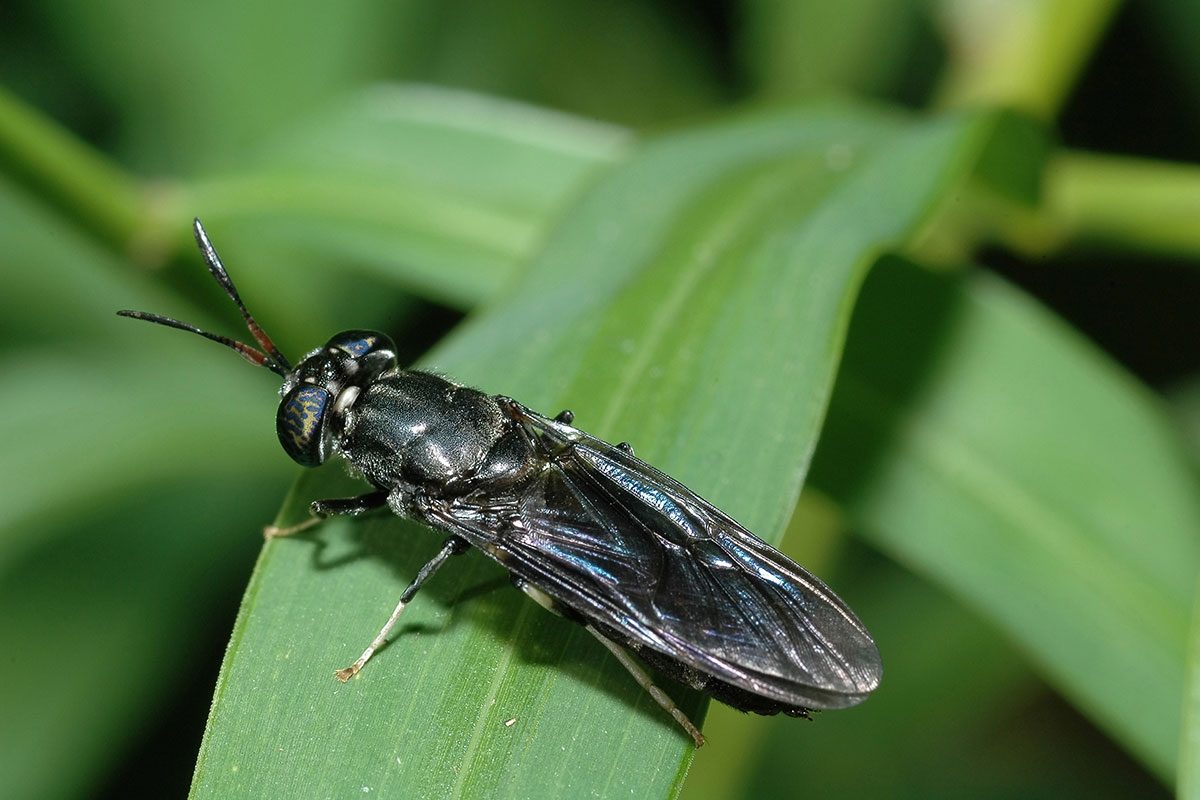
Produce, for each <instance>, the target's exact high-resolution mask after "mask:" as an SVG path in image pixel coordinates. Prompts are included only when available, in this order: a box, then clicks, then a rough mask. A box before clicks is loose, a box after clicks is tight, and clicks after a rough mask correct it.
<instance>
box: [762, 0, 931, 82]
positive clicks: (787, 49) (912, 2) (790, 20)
mask: <svg viewBox="0 0 1200 800" xmlns="http://www.w3.org/2000/svg"><path fill="white" fill-rule="evenodd" d="M924 5H925V3H924V2H923V0H903V2H896V0H850V2H846V0H843V2H840V3H827V2H822V0H744V1H743V2H742V3H740V4H739V6H740V13H741V17H742V19H741V33H740V37H739V38H740V41H739V45H740V47H739V52H740V54H741V61H743V62H744V63H745V64H746V65H747V68H748V71H749V72H750V74H751V76H752V80H753V85H754V90H755V93H756V94H757V95H760V96H762V97H765V98H767V99H770V100H792V101H794V100H797V99H801V98H811V97H813V96H825V95H830V94H835V93H839V94H851V93H855V94H873V95H876V96H882V95H886V94H889V93H890V92H892V91H895V90H896V89H898V88H899V87H898V86H897V83H898V81H899V80H900V79H901V78H902V77H904V76H905V70H904V69H903V67H904V66H906V64H905V61H906V60H908V59H910V58H912V56H913V54H914V53H913V50H914V44H915V41H914V40H915V39H916V37H917V32H918V28H919V17H920V15H921V13H922V9H923V6H924Z"/></svg>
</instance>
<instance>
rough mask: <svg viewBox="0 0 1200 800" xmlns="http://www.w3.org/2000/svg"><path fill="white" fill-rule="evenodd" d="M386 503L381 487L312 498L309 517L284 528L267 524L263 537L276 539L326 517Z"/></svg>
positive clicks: (354, 513) (352, 515)
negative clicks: (362, 492) (323, 498)
mask: <svg viewBox="0 0 1200 800" xmlns="http://www.w3.org/2000/svg"><path fill="white" fill-rule="evenodd" d="M386 504H387V492H385V491H383V490H382V489H377V490H376V491H374V492H367V493H366V494H360V495H359V496H358V497H331V498H329V499H327V500H314V501H313V502H312V504H310V505H309V507H308V513H309V514H311V515H312V516H311V517H309V518H308V519H306V520H304V522H301V523H299V524H297V525H289V526H287V527H286V528H280V527H277V526H275V525H268V526H267V527H265V528H263V537H264V538H266V539H278V538H280V537H283V536H291V535H292V534H295V533H300V532H301V531H306V530H308V529H309V528H311V527H313V526H314V525H316V524H317V523H318V522H320V521H321V520H323V519H326V518H328V517H343V516H350V517H357V516H358V515H359V514H365V513H367V512H368V511H374V510H375V509H377V508H382V507H383V506H384V505H386Z"/></svg>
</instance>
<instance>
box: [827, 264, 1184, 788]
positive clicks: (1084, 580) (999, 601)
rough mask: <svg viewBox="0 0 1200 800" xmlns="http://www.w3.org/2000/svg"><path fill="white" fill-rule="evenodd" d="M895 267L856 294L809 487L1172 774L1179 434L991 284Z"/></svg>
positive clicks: (1179, 587) (1123, 380)
mask: <svg viewBox="0 0 1200 800" xmlns="http://www.w3.org/2000/svg"><path fill="white" fill-rule="evenodd" d="M893 267H894V268H892V269H889V270H886V271H881V272H880V273H878V276H877V277H878V280H877V281H876V287H877V290H876V291H873V292H867V293H866V294H865V295H864V303H863V304H862V306H861V307H860V308H861V316H860V317H858V318H856V323H857V322H861V323H862V328H861V333H859V332H858V331H859V330H860V329H858V328H856V337H855V338H854V339H853V342H852V345H851V347H850V348H849V349H848V351H847V361H846V365H845V370H844V372H843V376H842V380H841V382H840V383H839V387H838V390H837V391H838V395H837V399H836V400H835V401H834V404H833V409H834V410H833V413H831V416H830V421H829V425H828V427H827V437H828V438H827V439H826V440H825V441H824V442H823V444H824V445H825V446H827V447H828V448H829V451H828V452H830V453H837V458H832V457H831V458H829V459H827V460H822V461H821V466H820V467H819V468H818V469H817V470H816V472H815V473H814V482H815V483H816V485H818V486H819V487H820V488H822V489H823V490H825V491H828V492H830V493H831V494H832V495H833V496H835V497H836V498H837V499H839V500H840V501H842V502H844V503H845V504H846V505H847V506H848V507H849V508H850V510H851V512H852V514H853V515H854V517H855V518H856V519H857V520H858V521H859V522H860V524H861V525H862V526H863V527H864V529H865V532H866V533H867V534H868V536H869V538H870V539H871V541H872V542H874V543H875V544H877V545H878V546H880V547H881V548H882V549H883V550H885V551H886V552H888V553H889V554H891V555H892V556H893V557H895V558H896V559H897V560H899V561H901V562H902V563H904V564H907V565H909V566H911V567H912V568H913V569H914V570H916V571H918V572H920V573H922V574H925V575H928V576H929V577H931V578H933V579H935V580H937V581H939V582H941V583H943V584H945V585H946V586H947V587H949V588H950V589H951V590H952V591H953V592H955V594H957V595H959V596H961V597H962V598H964V599H965V600H966V601H968V602H970V603H972V604H974V605H976V606H977V607H979V608H980V609H982V610H983V611H984V612H985V613H987V614H988V615H989V616H991V617H992V618H993V619H995V620H996V621H997V622H999V623H1000V624H1001V625H1002V626H1003V627H1004V628H1005V630H1007V631H1008V633H1009V634H1010V635H1011V636H1013V637H1014V638H1015V639H1016V640H1017V641H1018V642H1019V643H1020V644H1021V645H1022V646H1023V647H1024V648H1025V649H1026V650H1027V651H1028V652H1029V653H1030V654H1031V656H1032V657H1033V659H1034V660H1035V661H1036V662H1037V663H1038V664H1039V666H1040V667H1041V669H1042V670H1043V672H1044V673H1045V675H1046V676H1047V678H1048V679H1049V680H1050V681H1051V682H1052V683H1054V684H1055V685H1056V686H1057V687H1058V688H1059V689H1060V690H1061V691H1062V692H1063V693H1064V694H1066V695H1067V696H1068V697H1070V698H1071V699H1072V701H1073V702H1074V703H1075V704H1076V705H1078V706H1079V707H1080V708H1081V709H1082V710H1083V711H1084V712H1085V713H1087V714H1088V715H1089V716H1091V717H1092V718H1093V719H1095V720H1096V721H1097V723H1098V724H1100V725H1101V726H1102V727H1104V728H1105V729H1106V730H1108V731H1109V732H1110V733H1111V734H1112V735H1113V736H1115V737H1116V738H1117V739H1119V740H1120V741H1122V742H1123V743H1124V744H1125V745H1126V746H1128V747H1129V749H1130V750H1131V751H1132V752H1133V753H1134V754H1136V755H1137V756H1138V757H1140V758H1141V759H1142V760H1143V761H1145V763H1147V764H1148V765H1149V766H1150V767H1151V768H1152V769H1154V770H1155V771H1157V772H1158V774H1159V775H1160V776H1162V777H1164V778H1167V777H1169V776H1170V775H1171V774H1172V772H1173V769H1174V764H1175V763H1176V758H1177V748H1178V741H1179V727H1180V699H1181V697H1182V692H1183V677H1184V676H1183V665H1184V656H1185V642H1186V636H1187V628H1188V619H1189V612H1190V608H1191V602H1192V601H1191V593H1192V582H1193V579H1194V574H1195V570H1196V567H1197V565H1198V564H1200V542H1198V541H1197V540H1196V537H1195V531H1196V530H1200V501H1198V499H1197V498H1198V494H1197V492H1196V488H1195V476H1194V474H1193V473H1192V471H1191V469H1190V468H1189V466H1188V464H1187V461H1186V459H1185V458H1184V456H1183V453H1182V449H1181V448H1180V446H1179V442H1178V437H1177V435H1176V433H1175V432H1174V431H1173V430H1172V429H1171V427H1170V425H1169V424H1168V423H1167V421H1166V419H1165V417H1164V416H1163V414H1162V413H1161V409H1159V408H1158V407H1157V403H1156V402H1155V401H1154V400H1153V399H1152V398H1151V397H1150V396H1149V395H1148V394H1146V393H1145V392H1144V391H1143V390H1142V389H1140V388H1139V387H1137V386H1136V385H1135V384H1133V382H1132V381H1130V380H1129V379H1128V378H1127V377H1126V376H1124V375H1123V374H1121V373H1120V372H1119V371H1118V370H1115V369H1114V368H1113V367H1112V365H1111V364H1109V363H1107V362H1106V361H1105V360H1104V359H1103V358H1100V357H1098V356H1097V354H1096V353H1095V352H1094V351H1092V350H1091V349H1090V348H1088V347H1086V346H1084V345H1082V344H1081V343H1080V342H1079V341H1078V339H1077V336H1076V335H1075V334H1073V333H1071V332H1069V331H1068V330H1066V329H1065V328H1063V327H1062V326H1061V325H1059V324H1058V323H1056V322H1054V321H1052V320H1050V319H1049V318H1048V317H1046V316H1045V315H1044V314H1043V313H1042V312H1041V311H1040V310H1039V309H1037V308H1036V307H1035V306H1034V305H1033V304H1032V303H1030V302H1029V301H1028V300H1026V299H1025V298H1023V297H1021V296H1020V295H1019V294H1018V293H1016V292H1015V291H1013V290H1012V289H1010V288H1008V287H1006V286H1005V285H1004V284H1002V283H1000V282H999V281H996V280H990V279H984V278H975V279H973V280H971V281H967V282H965V283H963V284H962V285H958V284H945V283H942V284H940V285H939V284H937V283H936V282H934V281H932V279H929V278H924V279H919V278H918V275H919V273H918V272H917V271H916V270H913V269H911V268H909V269H905V268H903V265H900V264H896V265H893ZM871 298H873V299H871ZM884 298H886V300H885V299H884ZM869 299H871V301H870V302H867V300H869ZM914 309H917V310H914ZM918 317H920V318H918ZM916 365H924V366H923V368H920V369H918V368H916ZM914 376H916V377H914Z"/></svg>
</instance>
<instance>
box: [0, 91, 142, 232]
mask: <svg viewBox="0 0 1200 800" xmlns="http://www.w3.org/2000/svg"><path fill="white" fill-rule="evenodd" d="M0 165H2V166H3V167H4V168H5V170H6V171H8V172H10V173H13V174H16V175H18V176H19V177H20V178H21V179H22V180H23V181H24V182H25V183H27V184H28V185H30V186H31V187H32V188H34V189H35V190H36V191H38V192H39V193H40V194H42V195H43V196H45V197H48V198H50V199H51V201H52V202H54V203H56V204H58V205H59V206H61V207H62V208H64V209H65V210H67V211H69V212H70V214H71V215H72V216H73V217H74V218H75V219H76V221H77V222H79V224H81V225H82V226H83V227H86V228H88V229H89V230H91V231H93V232H95V233H96V234H98V235H99V236H100V237H101V238H103V239H104V240H105V241H107V242H109V243H110V244H112V245H113V246H114V247H116V248H117V249H119V250H121V251H123V252H128V251H129V250H131V249H133V243H134V242H135V240H136V239H137V238H138V234H139V232H140V231H141V229H142V227H143V223H142V220H143V219H144V217H145V211H146V203H145V202H144V200H143V198H142V196H141V193H140V191H139V188H138V184H137V182H136V181H135V180H134V179H133V178H132V177H131V176H129V175H128V174H127V173H125V172H123V171H122V170H121V169H120V168H119V167H117V166H116V165H114V164H112V163H111V162H109V161H108V159H106V158H105V157H104V156H103V155H102V154H101V153H99V152H97V151H95V150H93V149H91V148H90V147H88V146H87V145H86V144H84V143H83V142H82V141H80V140H79V139H78V138H76V137H75V136H73V135H72V134H71V133H69V132H68V131H66V130H65V129H63V128H62V127H61V126H60V125H58V124H57V123H56V122H54V121H53V120H51V119H49V118H47V117H45V116H43V115H42V114H40V113H38V112H37V111H36V110H35V109H33V108H31V107H29V106H28V105H26V104H25V103H23V102H22V101H21V100H20V99H19V98H17V97H16V96H14V95H13V94H11V93H10V92H7V91H5V90H4V89H3V88H2V87H0Z"/></svg>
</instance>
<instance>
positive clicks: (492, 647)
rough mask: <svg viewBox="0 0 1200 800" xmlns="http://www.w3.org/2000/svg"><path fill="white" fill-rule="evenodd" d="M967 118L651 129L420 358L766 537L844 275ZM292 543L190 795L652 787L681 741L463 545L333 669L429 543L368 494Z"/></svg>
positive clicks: (847, 114)
mask: <svg viewBox="0 0 1200 800" xmlns="http://www.w3.org/2000/svg"><path fill="white" fill-rule="evenodd" d="M990 130H991V126H990V124H989V121H988V120H986V119H975V120H972V119H969V118H956V119H947V120H941V121H937V122H933V123H928V124H918V123H909V122H907V121H905V120H904V119H903V118H899V117H890V116H885V115H881V114H878V113H873V112H864V111H858V110H853V109H849V108H828V109H821V110H809V111H807V112H805V113H794V114H786V115H775V116H764V117H753V118H748V119H745V120H742V121H738V122H734V123H730V124H726V125H722V126H717V127H713V128H709V129H702V130H696V131H691V132H687V133H682V134H679V135H676V136H673V137H669V138H666V139H664V140H662V141H660V142H658V143H657V144H653V145H650V146H648V147H646V148H645V149H644V150H643V151H641V152H640V153H639V154H638V155H637V156H635V157H634V158H633V159H631V160H630V161H629V162H628V163H627V164H625V165H624V166H622V167H621V168H619V169H617V170H615V171H614V172H612V173H611V174H610V175H609V176H608V178H607V179H606V180H605V181H603V182H602V183H601V184H600V185H599V186H597V187H596V189H595V190H594V191H592V192H591V193H589V194H588V195H587V197H586V198H585V199H584V200H583V201H582V202H581V203H580V204H578V205H577V206H576V207H575V208H574V210H573V211H572V213H571V214H569V215H568V216H567V217H566V218H565V219H564V220H563V222H562V224H561V225H560V226H558V227H557V228H556V230H555V232H554V234H553V235H552V236H551V238H550V240H549V242H548V243H547V246H546V248H545V250H544V251H543V252H542V254H541V256H540V257H539V258H538V259H537V260H536V261H535V263H534V264H533V265H532V267H531V269H530V270H529V271H528V272H527V273H526V274H525V275H524V277H523V279H522V281H521V282H520V284H519V285H518V286H516V287H514V289H513V291H512V292H510V293H509V294H507V295H506V296H505V297H504V298H503V299H502V300H501V301H499V302H497V303H495V304H494V305H491V306H490V307H489V308H488V309H487V310H486V311H484V312H483V313H481V314H479V315H478V316H477V317H475V318H474V319H473V320H472V321H471V322H469V323H468V324H467V325H465V326H463V327H462V328H461V329H460V330H459V331H458V332H457V334H455V335H454V336H452V337H451V340H450V341H448V342H447V343H446V344H445V345H444V346H442V347H440V348H438V350H437V351H436V352H435V353H434V354H433V355H432V356H431V357H430V358H429V359H428V360H427V363H429V364H431V365H433V366H436V367H437V368H439V369H444V370H446V371H447V372H449V373H451V374H454V375H457V376H459V377H461V378H464V379H467V380H469V381H472V382H475V383H477V384H478V385H482V386H486V387H487V388H488V389H489V390H492V391H501V392H506V393H512V394H514V395H516V396H518V397H520V398H521V399H522V400H523V401H525V402H528V403H530V404H531V405H533V407H535V408H540V409H542V410H547V411H557V409H558V408H560V407H561V404H562V403H564V402H566V401H570V402H571V403H572V404H573V407H574V408H575V410H576V411H577V413H578V419H579V420H580V424H581V425H582V426H583V427H585V428H587V429H589V430H592V431H594V432H595V433H597V434H599V435H602V436H610V437H613V438H628V439H630V440H631V441H634V442H636V443H637V446H638V448H639V452H641V453H642V454H644V455H645V456H646V457H647V458H648V460H650V461H652V462H654V463H656V464H658V465H660V466H662V467H664V468H666V469H668V470H669V471H672V472H674V473H675V474H676V475H677V476H678V477H680V478H681V479H683V480H684V481H687V482H689V483H691V485H693V486H694V487H695V488H697V489H698V490H700V491H702V492H703V493H704V494H705V495H706V496H709V497H711V498H712V499H713V500H715V501H717V502H718V503H723V504H724V505H725V507H726V508H727V509H728V510H729V511H730V512H731V513H733V514H734V515H735V516H738V517H739V518H741V519H742V520H744V521H745V522H746V523H748V524H749V525H750V526H751V527H753V528H754V529H755V530H758V531H761V532H762V533H764V534H766V535H767V536H768V537H770V538H776V537H777V535H778V532H779V530H780V528H781V527H782V523H783V521H784V519H786V516H787V514H788V513H789V512H790V509H791V507H792V506H793V505H794V502H795V496H796V493H797V492H798V490H799V485H800V481H801V479H802V477H803V474H804V471H805V468H806V466H807V461H808V457H809V454H810V453H811V450H812V446H813V442H814V440H815V436H816V432H817V429H818V427H819V424H820V420H821V417H822V413H823V408H824V405H825V402H826V397H827V393H828V391H829V386H830V383H831V381H832V376H833V371H834V368H835V365H836V360H837V354H838V352H839V350H840V343H841V340H842V337H843V332H844V326H845V323H846V319H847V316H848V314H849V309H850V308H851V301H852V299H853V295H854V292H855V289H856V287H857V285H858V282H859V280H860V278H861V276H862V273H863V272H864V271H865V270H866V268H867V267H868V266H869V265H870V263H871V262H872V261H873V260H874V259H875V257H876V255H877V254H878V253H879V251H880V250H881V248H883V247H885V246H887V245H889V244H896V243H900V242H902V241H903V240H904V239H905V237H906V236H908V235H911V233H912V231H913V230H914V229H915V228H916V227H917V225H918V223H919V222H921V221H922V220H923V219H924V218H925V217H926V216H927V215H928V213H929V209H930V207H931V206H932V205H933V204H934V203H935V202H936V201H937V200H938V199H939V198H940V197H941V196H942V194H943V193H945V192H950V191H952V190H953V188H954V187H955V186H956V185H957V184H958V183H959V182H961V180H962V178H963V176H964V174H965V172H966V170H967V169H968V168H969V166H970V164H971V163H972V161H973V160H974V158H975V157H976V156H977V155H978V152H979V150H980V149H981V148H982V147H983V146H984V143H985V142H986V140H987V137H988V135H989V132H990ZM831 147H833V148H834V149H835V151H836V152H837V153H838V154H840V156H842V157H839V158H837V159H834V160H833V161H832V164H831V162H830V159H829V158H828V156H829V153H830V148H831ZM797 410H799V413H797ZM332 484H333V481H332V480H331V477H330V474H329V473H328V471H323V472H322V473H318V474H313V475H311V476H310V477H309V478H307V479H305V480H303V481H302V482H301V484H300V485H299V487H298V490H297V492H296V494H295V496H294V497H293V498H292V500H291V501H290V502H289V503H288V504H287V506H286V509H285V513H284V515H283V516H284V518H285V519H287V520H293V519H297V518H299V517H300V515H302V514H303V508H304V504H305V503H306V502H307V501H308V500H310V499H312V498H313V497H315V496H320V495H329V494H333V493H335V492H341V493H345V492H346V491H347V487H346V485H345V481H344V480H343V481H341V482H340V483H338V484H337V485H336V486H334V485H332ZM314 538H315V539H316V540H317V541H318V542H319V543H320V544H319V545H318V546H317V548H316V549H315V550H313V549H312V548H310V547H307V546H305V545H304V544H303V543H302V542H294V541H290V542H289V541H282V542H276V543H272V544H271V545H269V546H268V547H267V549H266V550H265V551H264V556H263V559H262V561H261V562H260V565H259V568H258V570H257V572H256V576H255V579H254V580H253V582H252V584H251V586H250V588H249V590H248V593H247V597H246V601H245V605H244V607H243V610H242V614H241V616H240V619H239V623H238V625H237V628H236V630H235V632H234V638H233V641H232V643H231V646H230V651H229V655H228V658H227V661H226V664H225V667H224V669H223V673H222V678H221V681H220V684H219V685H218V688H217V695H216V699H215V704H214V709H213V715H212V718H211V719H210V723H209V730H208V732H207V734H206V737H205V743H204V746H203V748H202V750H201V756H200V761H199V764H198V767H197V773H196V783H195V786H194V792H195V794H196V796H197V797H211V796H219V797H224V796H230V795H253V794H261V793H263V792H269V793H272V794H283V795H287V794H295V793H297V792H301V793H305V794H322V793H327V792H328V793H338V792H349V791H372V792H374V791H382V792H388V791H403V793H404V794H405V795H406V796H412V797H420V796H446V795H459V794H471V795H485V796H542V795H546V794H551V793H553V794H559V795H573V794H580V793H583V792H594V793H600V794H605V795H612V794H616V793H619V792H620V793H625V792H634V793H635V794H638V795H643V796H657V795H665V794H671V793H672V792H674V791H676V790H677V788H678V786H679V781H680V779H681V777H682V774H683V770H684V769H686V765H687V762H688V759H689V755H690V751H691V746H690V743H689V742H688V741H687V739H686V737H685V736H683V735H682V733H681V732H680V731H678V730H677V729H676V727H675V726H674V724H673V723H672V722H671V720H670V719H668V718H665V715H663V714H662V713H661V711H660V710H659V709H658V708H657V707H656V706H654V704H653V701H650V700H648V699H647V697H646V696H645V695H644V693H643V692H641V691H640V690H639V689H638V688H637V687H636V685H634V684H633V682H632V681H631V680H629V678H628V676H627V675H625V674H624V673H623V671H622V670H621V668H620V667H619V666H617V665H616V664H615V663H614V662H613V660H612V659H610V658H607V657H606V656H605V655H604V654H603V652H602V651H600V648H599V647H598V646H596V645H595V643H594V642H590V641H588V637H587V635H586V634H583V633H581V632H580V629H578V628H577V627H575V626H572V625H569V624H567V623H565V622H563V621H561V620H558V619H556V618H553V617H551V616H549V615H546V614H544V613H543V612H542V611H541V610H540V609H538V608H536V607H535V606H534V605H533V604H531V603H528V602H527V601H526V600H524V599H523V598H521V597H520V596H519V595H518V594H517V593H515V592H512V591H510V590H503V587H504V586H505V584H506V583H507V582H506V580H505V579H504V577H503V571H502V570H501V569H500V568H499V567H497V566H495V565H493V564H491V563H490V562H488V561H487V560H486V559H485V558H483V557H482V556H480V555H479V554H477V553H475V554H471V555H468V556H466V557H464V558H463V559H462V561H463V562H464V563H461V564H455V566H454V567H453V568H452V570H453V571H452V572H448V573H447V574H446V575H441V576H438V579H436V580H435V581H434V582H433V584H432V585H431V586H430V587H429V588H428V589H427V590H426V591H425V592H423V593H422V595H421V599H420V600H419V601H418V602H417V603H415V604H414V605H413V606H412V607H411V609H410V611H409V612H407V613H408V614H409V615H408V616H406V617H405V623H406V624H404V625H403V626H402V631H401V633H400V634H399V635H398V636H397V637H396V638H395V640H394V641H393V643H392V646H391V647H389V648H388V649H387V650H386V651H385V652H384V653H383V654H381V656H380V657H379V658H377V659H376V661H375V662H373V663H372V665H371V669H369V670H367V671H366V672H365V673H364V674H363V676H362V677H361V678H360V679H359V680H356V681H354V682H352V683H350V684H348V685H345V686H342V685H339V684H337V683H336V682H335V681H333V680H332V678H331V676H330V674H329V671H330V670H331V669H333V668H334V667H337V666H342V664H343V662H347V663H348V662H349V661H351V660H352V659H353V658H354V657H355V656H356V655H357V654H358V651H359V650H360V649H361V647H362V645H363V644H364V643H365V642H366V641H367V640H368V639H369V638H370V636H371V635H372V634H373V633H374V632H375V630H376V629H377V626H378V624H379V623H380V622H382V617H383V612H384V611H385V610H386V609H385V608H384V604H385V603H390V602H391V601H392V600H393V599H394V597H395V595H396V594H397V593H398V592H399V591H400V589H401V588H402V587H403V585H404V584H405V583H407V581H408V580H409V579H410V578H411V577H412V575H413V574H414V573H415V571H416V569H417V568H418V567H419V565H420V564H421V563H422V561H424V560H425V559H427V558H428V557H429V556H430V555H432V553H433V551H434V548H435V546H436V542H437V537H435V536H431V535H429V533H428V532H427V531H421V530H420V528H419V526H416V525H413V524H410V523H405V522H401V521H398V520H395V519H391V518H388V517H386V516H385V517H383V518H379V519H375V520H371V521H367V522H363V521H359V522H353V523H350V522H346V521H337V522H333V523H330V524H327V525H324V526H322V529H321V530H320V531H319V532H318V533H317V534H316V536H315V537H314ZM314 566H316V567H317V569H314ZM452 581H453V582H454V583H451V582H452ZM452 586H456V587H458V588H451V587H452ZM675 693H676V694H678V695H683V692H682V690H681V689H678V688H676V689H675ZM683 705H684V707H685V708H686V709H687V710H689V711H690V712H692V713H695V712H697V711H698V710H699V709H700V708H701V705H700V703H699V702H698V698H696V697H695V696H694V695H689V696H687V697H686V698H685V701H684V703H683ZM507 720H515V722H513V723H512V724H511V726H510V725H506V724H505V723H506V721H507ZM281 754H282V755H281ZM268 787H269V788H268ZM401 787H402V788H401Z"/></svg>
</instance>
